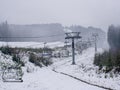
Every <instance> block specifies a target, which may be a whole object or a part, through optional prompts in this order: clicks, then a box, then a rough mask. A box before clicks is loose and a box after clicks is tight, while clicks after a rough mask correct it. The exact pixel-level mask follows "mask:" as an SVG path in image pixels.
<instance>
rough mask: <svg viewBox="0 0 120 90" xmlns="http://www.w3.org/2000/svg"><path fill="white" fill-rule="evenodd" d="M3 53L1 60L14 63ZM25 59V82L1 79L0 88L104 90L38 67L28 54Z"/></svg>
mask: <svg viewBox="0 0 120 90" xmlns="http://www.w3.org/2000/svg"><path fill="white" fill-rule="evenodd" d="M1 54H2V53H1ZM1 54H0V60H2V61H5V63H10V64H14V63H13V62H12V60H11V58H7V59H4V58H3V56H2V55H1ZM5 56H6V55H5ZM8 57H10V56H8ZM23 60H24V62H25V67H23V71H24V75H23V82H22V83H20V82H19V83H17V82H12V83H10V82H2V80H1V79H0V90H103V89H101V88H98V87H95V86H91V85H88V84H85V83H83V82H80V81H77V80H75V79H73V78H70V77H68V76H65V75H61V74H58V73H56V72H54V71H52V70H51V68H47V67H43V68H38V67H36V66H34V65H33V64H32V63H30V62H28V58H27V56H26V55H25V56H24V57H23ZM10 61H11V62H10ZM27 69H32V72H29V73H27V72H26V70H27ZM1 73H2V72H1Z"/></svg>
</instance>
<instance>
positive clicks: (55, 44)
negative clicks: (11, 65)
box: [0, 41, 64, 48]
mask: <svg viewBox="0 0 120 90" xmlns="http://www.w3.org/2000/svg"><path fill="white" fill-rule="evenodd" d="M6 45H8V46H10V47H21V48H43V47H44V42H0V46H6ZM45 46H47V47H50V48H54V47H61V46H64V43H63V42H60V41H57V42H49V43H46V44H45Z"/></svg>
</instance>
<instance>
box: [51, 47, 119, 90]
mask: <svg viewBox="0 0 120 90" xmlns="http://www.w3.org/2000/svg"><path fill="white" fill-rule="evenodd" d="M98 51H99V52H102V49H99V50H98ZM94 53H95V52H94V48H89V49H87V50H86V51H84V52H83V54H81V55H76V65H71V63H72V57H69V58H60V59H54V64H53V65H52V68H53V69H54V70H55V71H57V72H62V73H65V74H68V75H72V76H74V77H77V78H79V79H81V80H83V81H86V82H88V83H91V84H94V85H99V86H104V87H107V88H111V89H115V90H120V76H119V75H118V76H117V77H116V76H115V75H113V78H111V77H110V74H103V73H101V74H97V73H98V67H96V66H94V65H93V58H94ZM105 76H107V78H105Z"/></svg>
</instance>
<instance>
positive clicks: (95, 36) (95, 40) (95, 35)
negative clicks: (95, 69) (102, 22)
mask: <svg viewBox="0 0 120 90" xmlns="http://www.w3.org/2000/svg"><path fill="white" fill-rule="evenodd" d="M92 36H93V37H94V42H95V53H97V38H98V34H97V33H94V34H92Z"/></svg>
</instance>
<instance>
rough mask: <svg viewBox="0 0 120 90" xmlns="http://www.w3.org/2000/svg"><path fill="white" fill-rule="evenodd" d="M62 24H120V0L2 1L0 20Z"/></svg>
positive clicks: (104, 27) (104, 26)
mask: <svg viewBox="0 0 120 90" xmlns="http://www.w3.org/2000/svg"><path fill="white" fill-rule="evenodd" d="M5 20H7V21H8V23H10V24H37V23H38V24H41V23H61V24H63V25H68V26H69V25H75V24H77V25H82V26H85V27H87V26H94V27H98V28H102V29H104V30H106V29H107V28H108V26H109V25H110V24H115V25H119V24H120V0H0V22H2V21H5Z"/></svg>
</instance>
